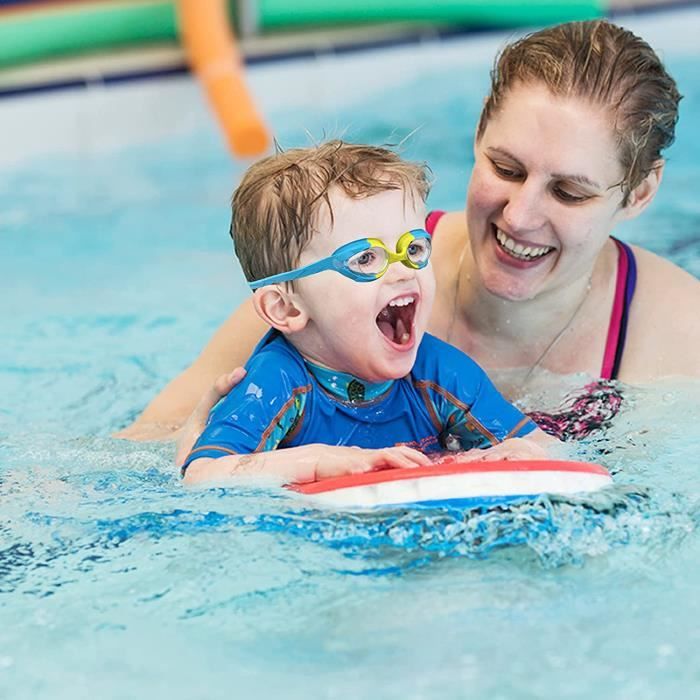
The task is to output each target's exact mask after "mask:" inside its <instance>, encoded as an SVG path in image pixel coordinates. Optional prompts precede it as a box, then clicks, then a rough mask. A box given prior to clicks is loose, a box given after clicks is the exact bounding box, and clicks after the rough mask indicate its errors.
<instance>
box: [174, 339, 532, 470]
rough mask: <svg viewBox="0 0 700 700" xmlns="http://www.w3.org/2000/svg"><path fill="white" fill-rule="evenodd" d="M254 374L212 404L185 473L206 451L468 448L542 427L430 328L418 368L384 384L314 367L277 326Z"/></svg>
mask: <svg viewBox="0 0 700 700" xmlns="http://www.w3.org/2000/svg"><path fill="white" fill-rule="evenodd" d="M246 370H247V374H246V376H245V378H244V379H243V381H242V382H241V383H240V384H238V385H237V386H235V387H234V388H233V390H232V391H231V393H229V394H228V396H226V397H225V398H224V399H223V400H222V401H221V402H220V403H219V404H218V405H217V406H216V407H215V408H214V409H213V410H212V412H211V414H210V415H209V420H208V423H207V427H206V428H205V429H204V432H203V433H202V434H201V436H200V437H199V440H197V442H196V444H195V446H194V448H193V449H192V451H191V452H190V454H189V455H188V456H187V459H186V460H185V463H184V465H183V467H182V473H183V474H184V472H185V470H186V469H187V467H188V466H189V464H190V463H191V462H192V461H193V460H195V459H198V458H200V457H213V458H216V457H224V456H226V455H235V454H250V453H253V452H265V451H268V450H275V449H278V448H285V447H297V446H299V445H309V444H313V443H323V444H326V445H345V446H355V447H366V448H382V447H391V446H394V445H408V446H409V447H414V448H416V449H418V450H421V451H422V452H425V453H430V452H437V451H441V450H445V449H452V450H456V449H461V450H469V449H472V448H474V447H479V448H480V447H489V446H490V445H495V444H497V443H499V442H502V441H503V440H505V439H506V438H511V437H523V436H524V435H527V434H528V433H530V432H532V431H533V430H534V429H535V428H536V425H535V423H533V422H532V420H530V419H529V418H527V417H526V416H524V415H523V414H522V413H521V412H520V411H519V410H518V409H517V408H515V406H513V405H512V404H510V403H509V402H508V401H506V400H505V399H504V398H503V397H502V396H501V394H499V393H498V391H497V390H496V388H495V387H494V385H493V384H492V383H491V381H490V380H489V378H488V377H487V376H486V373H485V372H484V371H483V370H482V369H481V367H479V365H477V364H476V363H475V362H474V361H473V360H472V359H470V358H469V357H467V356H466V355H465V354H464V353H463V352H461V351H460V350H457V349H456V348H454V347H452V346H451V345H448V344H447V343H444V342H443V341H441V340H438V339H437V338H435V337H434V336H432V335H428V334H425V336H424V337H423V340H422V342H421V344H420V346H419V348H418V353H417V357H416V362H415V364H414V366H413V370H412V371H411V373H410V374H409V375H408V376H406V377H404V378H403V379H397V380H395V381H389V382H384V383H382V384H378V385H377V384H375V385H372V384H367V383H366V382H363V381H361V380H359V379H357V378H355V377H352V376H351V375H349V374H344V373H342V372H335V371H333V370H328V369H324V368H321V367H317V366H315V365H312V364H311V363H309V362H307V361H305V360H304V358H303V357H302V356H301V354H300V353H299V352H298V351H297V350H296V349H295V348H294V346H293V345H291V344H290V343H289V342H287V340H286V339H285V337H284V336H283V335H281V334H280V333H278V332H277V331H270V332H269V333H268V334H267V335H266V336H265V337H264V338H263V339H262V341H261V342H260V343H259V345H258V346H257V348H256V349H255V351H254V352H253V355H252V356H251V358H250V360H248V363H247V364H246Z"/></svg>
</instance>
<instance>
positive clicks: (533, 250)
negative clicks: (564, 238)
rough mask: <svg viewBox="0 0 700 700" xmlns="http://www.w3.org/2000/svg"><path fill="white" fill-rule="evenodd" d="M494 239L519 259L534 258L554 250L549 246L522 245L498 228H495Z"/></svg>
mask: <svg viewBox="0 0 700 700" xmlns="http://www.w3.org/2000/svg"><path fill="white" fill-rule="evenodd" d="M496 240H497V241H498V243H499V244H500V246H501V248H505V249H506V250H507V251H508V252H509V253H510V254H511V255H512V256H513V257H516V258H520V259H521V260H535V259H536V258H541V257H542V256H543V255H546V254H547V253H549V252H550V251H551V250H554V248H552V247H551V246H524V245H522V243H516V242H515V241H514V240H513V239H512V238H511V237H510V236H507V235H506V234H505V233H503V231H501V229H500V228H497V229H496Z"/></svg>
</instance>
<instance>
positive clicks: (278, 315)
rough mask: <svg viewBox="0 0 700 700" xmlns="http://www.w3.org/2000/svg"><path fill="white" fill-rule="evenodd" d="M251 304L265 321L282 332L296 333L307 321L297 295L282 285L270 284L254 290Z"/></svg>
mask: <svg viewBox="0 0 700 700" xmlns="http://www.w3.org/2000/svg"><path fill="white" fill-rule="evenodd" d="M253 305H254V306H255V310H256V311H257V313H258V316H260V318H261V319H262V320H263V321H265V323H267V324H268V325H270V326H272V327H273V328H276V329H277V330H278V331H281V332H282V333H296V332H297V331H300V330H302V329H303V328H305V327H306V324H307V323H308V321H309V315H308V313H307V312H306V310H305V309H304V307H303V305H302V304H300V303H299V299H298V297H297V295H295V294H293V293H290V292H288V291H287V290H286V289H285V288H284V286H283V285H279V284H270V285H267V286H266V287H260V289H257V290H255V292H254V293H253Z"/></svg>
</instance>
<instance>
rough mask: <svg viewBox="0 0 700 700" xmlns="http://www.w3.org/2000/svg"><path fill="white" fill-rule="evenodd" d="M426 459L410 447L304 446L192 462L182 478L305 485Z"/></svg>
mask: <svg viewBox="0 0 700 700" xmlns="http://www.w3.org/2000/svg"><path fill="white" fill-rule="evenodd" d="M430 463H431V460H430V458H429V457H427V456H426V455H424V454H423V453H422V452H418V451H417V450H414V449H412V448H410V447H405V446H397V447H386V448H382V449H376V450H368V449H362V448H359V447H340V446H337V445H304V446H301V447H288V448H284V449H282V450H273V451H271V452H258V453H255V454H239V455H227V456H225V457H219V458H217V459H213V458H210V457H205V458H200V459H195V460H193V461H191V462H190V463H189V466H188V467H187V470H186V471H185V473H184V475H183V481H184V482H185V483H188V484H199V483H235V482H238V481H240V480H241V479H242V478H245V477H255V476H257V477H260V478H264V479H265V480H266V481H268V482H269V481H274V482H277V483H280V484H288V483H306V482H309V481H317V480H318V479H325V478H327V477H331V476H340V475H343V474H357V473H360V472H367V471H372V470H374V469H394V468H410V467H419V466H425V465H427V464H430Z"/></svg>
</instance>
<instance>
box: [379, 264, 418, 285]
mask: <svg viewBox="0 0 700 700" xmlns="http://www.w3.org/2000/svg"><path fill="white" fill-rule="evenodd" d="M415 275H416V271H415V270H414V269H413V268H412V267H408V266H407V265H404V264H403V263H401V262H394V263H391V265H389V267H388V269H387V271H386V272H385V273H384V277H386V281H387V282H400V281H402V280H407V279H413V277H415Z"/></svg>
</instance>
